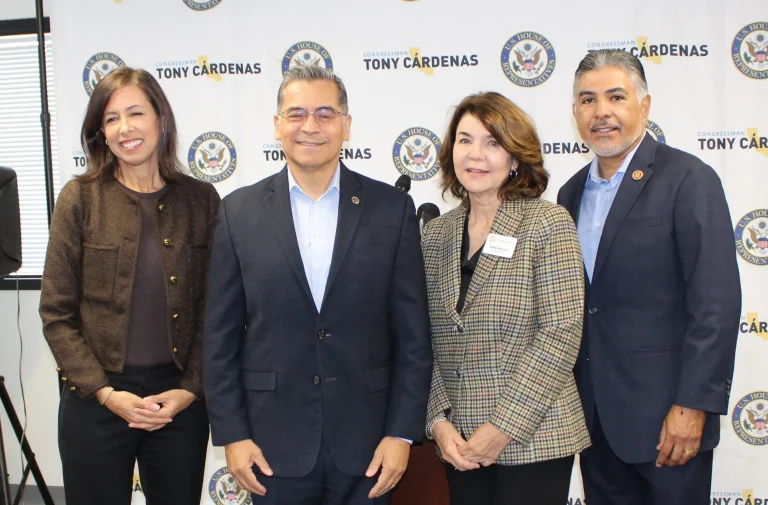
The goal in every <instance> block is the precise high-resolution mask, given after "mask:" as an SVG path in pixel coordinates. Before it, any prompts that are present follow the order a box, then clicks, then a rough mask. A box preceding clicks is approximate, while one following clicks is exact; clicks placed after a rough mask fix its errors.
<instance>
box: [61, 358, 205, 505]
mask: <svg viewBox="0 0 768 505" xmlns="http://www.w3.org/2000/svg"><path fill="white" fill-rule="evenodd" d="M107 375H108V377H109V381H110V384H111V385H112V387H114V388H115V389H116V390H118V391H130V392H131V393H134V394H135V395H137V396H139V397H141V398H143V397H145V396H149V395H154V394H159V393H162V392H165V391H168V390H170V389H178V387H179V379H180V378H181V372H179V370H178V369H177V368H176V367H175V366H174V365H173V364H168V365H158V366H151V367H130V366H126V367H125V370H124V373H122V374H111V373H108V374H107ZM207 447H208V414H207V412H206V410H205V402H204V401H194V402H192V404H191V405H190V406H189V407H188V408H186V409H185V410H183V411H182V412H180V413H179V414H177V415H176V416H175V417H174V418H173V422H171V423H168V424H167V425H166V426H165V427H163V428H161V429H159V430H157V431H153V432H148V431H145V430H139V429H134V428H129V427H128V423H127V422H126V421H125V420H124V419H122V418H121V417H119V416H117V415H115V414H113V413H112V411H110V410H109V409H108V408H106V407H104V406H102V405H99V402H98V401H97V400H96V399H95V398H89V399H86V400H83V399H80V398H79V397H78V396H77V395H76V394H75V393H73V392H71V391H69V389H68V388H64V394H63V395H62V397H61V402H60V404H59V452H60V454H61V462H62V465H63V470H64V494H65V499H66V502H67V504H72V505H103V504H104V503H109V504H110V505H129V504H130V503H131V497H132V490H133V471H134V465H135V463H136V461H137V460H138V463H139V477H140V479H141V485H142V489H143V491H144V495H145V496H146V500H147V505H192V504H195V505H197V504H199V503H200V496H201V493H202V486H203V474H204V472H205V454H206V450H207Z"/></svg>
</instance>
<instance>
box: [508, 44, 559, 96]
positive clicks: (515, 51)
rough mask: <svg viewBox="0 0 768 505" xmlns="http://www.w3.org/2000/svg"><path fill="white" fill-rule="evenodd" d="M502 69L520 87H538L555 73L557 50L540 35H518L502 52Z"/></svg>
mask: <svg viewBox="0 0 768 505" xmlns="http://www.w3.org/2000/svg"><path fill="white" fill-rule="evenodd" d="M501 69H502V70H503V71H504V75H506V76H507V79H509V80H510V81H512V82H513V83H515V84H517V85H518V86H523V87H526V88H528V87H532V86H538V85H539V84H542V83H543V82H544V81H546V80H547V79H549V77H550V76H551V75H552V72H554V71H555V49H554V48H553V47H552V44H551V43H550V42H549V40H547V39H546V38H545V37H543V36H541V35H539V34H538V33H535V32H521V33H518V34H517V35H514V36H513V37H512V38H511V39H509V40H508V41H507V43H506V44H504V48H503V49H502V50H501Z"/></svg>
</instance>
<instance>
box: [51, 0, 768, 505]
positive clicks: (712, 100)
mask: <svg viewBox="0 0 768 505" xmlns="http://www.w3.org/2000/svg"><path fill="white" fill-rule="evenodd" d="M49 9H50V13H49V14H50V16H51V26H52V33H53V41H54V61H55V76H56V103H57V104H58V110H57V111H56V114H57V121H56V123H57V128H58V131H57V133H58V138H59V153H58V154H59V160H60V161H59V162H60V167H59V168H60V171H61V181H62V184H63V183H64V182H66V181H67V180H68V179H69V178H71V176H72V175H74V174H78V173H81V172H82V171H83V170H84V165H85V160H84V157H83V152H82V149H81V147H80V142H79V138H78V137H79V131H80V126H81V121H82V119H83V115H84V112H85V107H86V103H87V101H88V96H89V93H90V92H91V91H92V89H93V87H94V86H95V85H96V84H97V83H98V82H99V80H100V79H101V78H103V77H104V75H106V74H107V73H109V72H110V71H111V70H113V69H115V68H116V67H118V66H121V65H128V66H131V67H138V68H144V69H146V70H147V71H149V72H151V73H152V74H153V75H154V76H155V77H156V78H157V79H158V81H159V82H160V84H161V85H162V87H163V89H164V90H165V92H166V93H167V95H168V97H169V99H170V101H171V104H172V106H173V109H174V112H175V114H176V119H177V124H178V127H179V140H180V145H181V148H180V152H179V158H180V159H181V160H183V161H184V162H185V164H186V165H187V166H188V167H189V171H190V173H192V174H193V175H194V176H195V177H197V178H199V179H202V180H205V181H210V182H212V183H214V184H215V186H216V188H217V189H218V191H219V193H220V194H221V195H222V196H224V195H226V194H228V193H230V192H231V191H233V190H234V189H236V188H238V187H241V186H244V185H249V184H252V183H254V182H256V181H258V180H260V179H262V178H264V177H266V176H268V175H270V174H273V173H275V172H277V171H278V170H280V169H281V168H282V166H283V164H284V155H283V152H282V150H281V145H280V143H279V142H277V141H275V140H274V130H273V125H272V118H273V114H274V113H275V111H276V95H277V88H278V86H279V84H280V81H281V78H282V74H283V72H284V71H285V70H286V69H288V68H290V67H293V66H295V65H319V66H323V67H326V68H331V69H333V71H334V72H336V73H337V74H338V75H339V76H341V77H342V79H344V82H345V84H346V86H347V89H348V92H349V104H350V113H351V115H352V117H353V122H352V134H351V137H350V140H349V142H347V143H346V144H345V145H344V148H343V150H342V152H341V153H340V158H341V159H342V160H344V162H345V163H346V164H347V165H348V166H349V167H350V168H352V169H353V170H356V171H358V172H361V173H363V174H364V175H367V176H369V177H373V178H375V179H379V180H382V181H385V182H389V183H394V182H395V181H396V180H397V178H398V177H399V176H400V175H401V174H407V175H409V176H410V177H412V178H413V179H414V183H413V186H412V189H411V191H410V194H411V195H412V196H413V198H414V200H415V203H416V205H417V206H418V205H420V204H421V203H425V202H433V203H436V204H437V205H438V206H439V207H440V209H441V211H443V212H446V211H447V210H449V209H451V208H452V207H454V206H455V205H456V202H455V201H453V200H450V199H448V201H446V200H443V198H442V196H441V194H440V192H439V190H438V179H439V177H438V173H439V170H440V167H439V164H438V162H437V154H438V152H439V150H440V147H441V141H440V139H441V138H442V136H443V134H444V129H445V127H446V124H447V119H448V115H449V113H450V110H451V106H453V105H456V104H457V103H458V102H459V101H460V100H461V99H462V98H463V97H464V96H466V95H467V94H469V93H472V92H477V91H498V92H500V93H502V94H504V95H506V96H507V97H509V98H510V99H511V100H513V101H514V102H515V103H517V104H518V105H519V106H520V107H522V108H523V110H525V111H526V112H528V113H529V114H530V115H531V116H532V117H533V119H534V120H535V122H536V125H537V128H538V130H539V134H540V136H541V139H542V144H543V150H544V153H545V155H546V156H545V166H546V168H547V169H548V171H549V173H550V184H549V188H548V190H547V192H546V193H545V195H544V197H545V198H547V199H549V200H554V199H555V197H556V195H557V190H558V189H559V188H560V186H561V185H562V184H563V183H565V181H567V180H568V178H569V177H570V176H571V175H573V173H574V172H576V171H577V170H578V169H579V168H581V167H583V166H584V165H585V164H587V163H588V162H589V161H590V160H591V158H592V153H591V152H590V151H589V148H588V147H587V146H586V145H585V144H584V143H583V142H582V140H581V139H580V137H579V135H578V132H577V130H576V125H575V122H574V120H573V117H572V114H571V105H572V84H573V73H574V71H575V69H576V66H577V64H578V62H579V61H580V60H581V58H582V57H583V56H584V55H585V54H586V53H587V51H590V50H595V49H600V48H621V49H624V50H626V51H629V52H631V53H632V54H634V55H637V56H638V57H639V58H640V59H641V61H642V62H643V64H644V67H645V70H646V73H647V77H648V83H649V90H650V94H651V96H652V106H651V113H650V118H649V119H650V120H649V122H648V131H649V132H650V133H651V134H652V135H653V136H654V137H655V138H657V139H658V140H659V141H660V142H666V143H669V144H670V145H672V146H674V147H677V148H680V149H682V150H685V151H687V152H689V153H692V154H694V155H696V156H698V157H700V158H701V159H703V160H704V161H705V162H706V163H708V164H710V165H711V166H712V167H714V169H715V170H716V171H717V173H718V174H719V175H720V177H721V179H722V181H723V184H724V186H725V189H726V193H727V196H728V201H729V205H730V209H731V214H732V218H733V226H734V241H735V243H736V245H737V248H738V253H739V255H740V259H739V266H740V270H741V279H742V286H743V290H744V309H743V315H742V320H741V323H740V325H739V327H738V328H734V329H733V331H734V332H738V333H739V335H740V336H739V347H738V353H737V363H736V372H735V377H734V380H733V387H732V393H731V395H732V396H731V407H730V412H729V415H728V416H724V417H723V418H722V421H723V422H722V441H721V443H720V447H719V448H718V449H717V450H716V452H715V463H714V464H715V468H714V478H713V483H712V505H715V504H717V505H747V504H748V505H764V504H768V479H766V477H765V471H764V467H763V465H762V464H761V462H763V461H766V460H767V459H768V447H767V446H768V427H767V426H766V417H767V416H768V380H767V379H766V376H767V375H766V372H765V370H766V365H765V364H766V358H768V297H766V296H765V294H763V295H761V294H760V293H764V291H765V284H766V281H767V280H768V198H766V188H767V187H768V100H766V98H765V97H766V96H767V94H768V56H767V55H766V53H767V50H768V3H766V1H765V0H732V1H728V2H721V1H718V0H704V1H702V0H675V1H674V2H670V1H668V0H647V1H644V2H618V3H613V4H610V5H608V4H606V3H604V2H597V1H595V0H584V1H581V2H572V1H570V0H551V1H549V2H539V3H533V4H528V5H527V6H524V5H522V4H520V5H517V4H515V3H513V2H509V1H505V0H474V1H472V2H464V1H460V0H439V1H438V0H411V1H405V0H377V1H360V0H332V1H328V2H322V3H318V2H309V1H306V0H294V1H292V2H272V1H254V0H208V1H198V0H162V1H158V0H76V1H75V0H54V1H53V2H51V3H50V6H49ZM616 331H621V328H616ZM649 373H652V372H650V371H649ZM627 436H632V434H631V433H627ZM225 467H226V462H225V460H224V458H223V452H221V451H220V450H219V449H216V450H214V449H212V448H211V449H210V450H209V453H208V462H207V469H206V483H205V489H204V493H203V503H206V504H207V503H216V504H235V503H237V504H243V503H249V502H250V501H249V499H248V498H247V496H246V493H245V492H242V491H241V490H240V489H239V488H237V487H236V486H235V484H234V482H233V481H232V479H231V476H230V475H229V474H228V473H227V472H226V468H225ZM574 476H575V478H574V479H573V483H572V490H571V498H570V499H569V504H571V505H581V504H583V497H582V491H581V484H580V482H581V481H580V476H579V474H578V468H576V469H575V470H574ZM135 489H136V490H137V492H136V500H135V502H136V503H144V502H143V497H142V496H141V493H140V492H139V489H140V483H138V482H137V483H136V485H135Z"/></svg>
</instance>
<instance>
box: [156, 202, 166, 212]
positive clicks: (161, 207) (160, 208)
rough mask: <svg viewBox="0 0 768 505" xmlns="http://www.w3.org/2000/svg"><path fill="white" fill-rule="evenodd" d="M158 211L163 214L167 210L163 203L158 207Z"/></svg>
mask: <svg viewBox="0 0 768 505" xmlns="http://www.w3.org/2000/svg"><path fill="white" fill-rule="evenodd" d="M157 210H158V211H159V212H162V211H164V210H165V205H163V204H162V203H161V204H160V205H158V206H157Z"/></svg>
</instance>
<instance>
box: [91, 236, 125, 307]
mask: <svg viewBox="0 0 768 505" xmlns="http://www.w3.org/2000/svg"><path fill="white" fill-rule="evenodd" d="M119 250H120V248H119V247H118V246H104V245H95V244H88V243H86V242H83V271H82V283H83V285H82V290H83V297H84V298H87V299H90V300H95V301H100V302H109V301H110V300H111V299H112V289H113V288H114V285H115V276H116V275H117V256H118V253H119Z"/></svg>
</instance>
